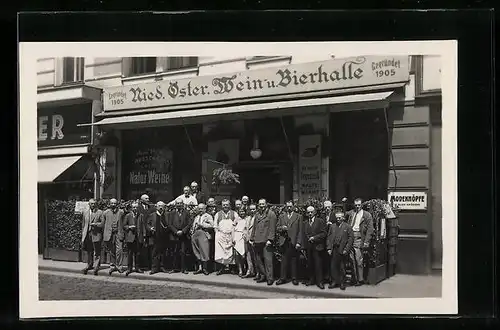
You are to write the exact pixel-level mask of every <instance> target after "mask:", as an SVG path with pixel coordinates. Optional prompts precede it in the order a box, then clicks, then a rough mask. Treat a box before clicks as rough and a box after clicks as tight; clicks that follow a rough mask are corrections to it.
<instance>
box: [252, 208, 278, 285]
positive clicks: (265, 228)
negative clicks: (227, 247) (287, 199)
mask: <svg viewBox="0 0 500 330" xmlns="http://www.w3.org/2000/svg"><path fill="white" fill-rule="evenodd" d="M276 222H277V220H276V214H274V212H273V211H271V210H270V209H269V208H268V206H267V202H266V200H265V199H261V200H259V210H258V211H257V214H256V215H255V220H254V230H253V232H252V236H251V238H250V244H252V245H254V247H255V263H256V264H257V268H258V269H259V273H260V277H256V278H255V280H256V281H257V283H262V282H266V281H267V285H273V283H274V270H273V258H274V252H273V243H274V238H275V237H274V236H275V233H276Z"/></svg>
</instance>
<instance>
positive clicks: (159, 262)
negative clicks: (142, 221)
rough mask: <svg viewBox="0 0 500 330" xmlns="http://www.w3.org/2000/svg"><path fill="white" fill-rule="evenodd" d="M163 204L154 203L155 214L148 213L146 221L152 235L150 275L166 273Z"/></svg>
mask: <svg viewBox="0 0 500 330" xmlns="http://www.w3.org/2000/svg"><path fill="white" fill-rule="evenodd" d="M165 207H166V205H165V203H164V202H162V201H159V202H157V203H156V212H154V213H150V214H149V216H148V219H147V221H146V222H147V224H148V226H149V230H150V232H151V233H152V235H151V239H152V240H153V242H154V245H153V264H152V268H151V273H150V275H154V274H156V273H159V272H160V271H161V272H166V254H167V248H168V233H169V230H168V223H167V216H166V214H165Z"/></svg>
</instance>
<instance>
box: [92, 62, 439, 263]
mask: <svg viewBox="0 0 500 330" xmlns="http://www.w3.org/2000/svg"><path fill="white" fill-rule="evenodd" d="M409 81H410V70H409V56H402V57H393V56H389V57H386V56H359V57H355V58H346V59H334V60H329V61H323V62H314V63H305V64H295V65H288V66H284V67H275V68H267V69H259V70H246V71H242V72H236V73H234V74H221V75H218V76H198V77H196V78H189V79H180V80H169V81H158V82H151V83H144V84H140V85H128V86H119V87H112V88H107V89H104V91H103V111H102V112H101V113H99V114H98V115H97V116H96V123H95V125H96V126H97V127H98V128H99V130H101V131H103V132H106V134H110V135H113V136H116V137H117V138H118V139H119V141H120V143H119V150H120V152H119V157H118V158H117V164H118V168H119V172H120V173H119V174H118V182H117V194H118V195H119V197H120V198H123V199H137V198H139V196H140V195H141V194H143V193H148V194H150V198H151V199H152V200H153V201H156V200H163V201H170V200H172V199H173V198H175V196H177V195H179V194H181V192H182V187H183V186H185V185H188V184H189V183H190V182H192V181H198V182H201V186H202V190H203V191H204V192H205V194H206V195H209V196H213V197H216V198H217V199H219V200H220V199H221V198H224V197H228V198H231V199H233V200H234V199H236V198H240V197H241V196H242V195H247V196H249V197H250V198H251V199H253V200H254V201H257V200H258V199H259V198H266V199H267V200H268V201H269V202H270V203H272V204H283V203H284V202H285V201H287V200H290V199H296V200H299V201H305V200H307V199H309V198H330V199H332V200H335V201H340V200H341V199H342V198H343V197H347V198H348V199H351V200H352V199H354V198H355V197H361V198H364V199H373V198H378V199H383V200H387V199H388V198H389V193H391V192H394V191H400V190H402V191H408V190H420V191H424V192H426V191H427V190H428V189H429V185H428V177H429V175H428V173H423V171H424V168H423V167H422V166H421V165H420V164H413V163H418V162H421V159H420V157H421V156H422V155H424V156H425V152H426V153H428V152H429V151H428V148H429V147H428V145H427V144H426V143H420V140H419V139H420V138H422V136H421V135H422V134H423V133H422V129H425V125H424V124H423V122H422V121H421V119H425V118H426V116H428V113H429V110H428V109H418V108H416V107H415V106H414V105H412V104H411V102H405V99H407V95H406V94H407V90H408V89H409ZM419 112H421V113H419ZM415 133H416V134H417V136H415ZM424 139H425V137H424ZM424 142H425V141H424ZM414 149H418V150H417V152H419V154H418V157H415V154H413V152H414V151H415V150H414ZM424 159H425V157H424ZM400 162H402V163H401V164H400ZM221 167H222V168H225V169H231V171H232V172H233V173H236V174H238V176H239V180H238V182H228V183H225V184H224V183H221V182H220V178H215V179H214V175H215V173H217V169H218V168H221ZM425 171H427V172H428V171H429V169H428V168H425ZM418 212H420V211H418ZM418 212H417V213H411V212H410V213H407V215H408V216H410V217H411V216H412V214H413V215H415V214H416V217H422V216H425V217H428V213H427V211H424V212H420V213H418ZM410 221H415V220H410ZM425 221H430V220H427V219H426V220H425ZM426 240H427V238H424V239H423V241H426ZM412 253H413V254H416V255H418V256H417V257H418V259H419V260H420V261H419V263H420V264H421V267H420V268H419V271H418V272H425V271H422V269H425V267H427V266H426V264H425V263H426V262H427V261H426V257H425V256H424V254H425V253H426V249H425V248H424V249H420V250H419V251H417V252H415V251H412ZM399 257H400V256H398V258H399ZM403 257H404V256H403ZM403 272H404V270H403Z"/></svg>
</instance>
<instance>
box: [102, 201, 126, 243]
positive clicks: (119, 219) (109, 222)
mask: <svg viewBox="0 0 500 330" xmlns="http://www.w3.org/2000/svg"><path fill="white" fill-rule="evenodd" d="M102 218H103V221H104V229H103V239H102V240H103V241H104V242H108V241H109V240H110V239H111V236H112V234H113V226H114V227H115V228H116V234H117V238H118V239H119V240H123V239H124V234H123V210H120V209H118V210H117V211H116V214H113V211H112V210H111V209H107V210H106V211H104V212H103V213H102ZM114 221H116V222H115V223H113V222H114Z"/></svg>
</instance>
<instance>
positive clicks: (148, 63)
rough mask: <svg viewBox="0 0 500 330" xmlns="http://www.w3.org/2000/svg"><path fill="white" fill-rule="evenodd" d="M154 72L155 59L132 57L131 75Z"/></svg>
mask: <svg viewBox="0 0 500 330" xmlns="http://www.w3.org/2000/svg"><path fill="white" fill-rule="evenodd" d="M154 72H156V57H134V58H132V68H131V70H130V73H131V75H139V74H144V73H154Z"/></svg>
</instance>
